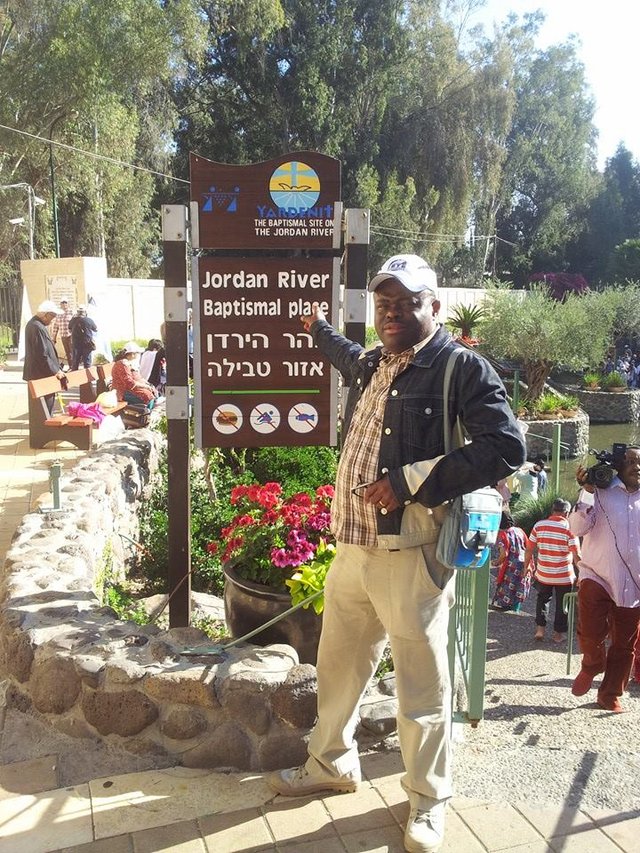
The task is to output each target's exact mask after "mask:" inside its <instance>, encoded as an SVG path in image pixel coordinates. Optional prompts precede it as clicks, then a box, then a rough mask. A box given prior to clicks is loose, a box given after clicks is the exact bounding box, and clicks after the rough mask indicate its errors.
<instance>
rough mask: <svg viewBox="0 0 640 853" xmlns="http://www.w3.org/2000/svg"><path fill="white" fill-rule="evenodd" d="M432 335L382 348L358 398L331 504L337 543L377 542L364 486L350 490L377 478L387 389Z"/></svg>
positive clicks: (373, 510)
mask: <svg viewBox="0 0 640 853" xmlns="http://www.w3.org/2000/svg"><path fill="white" fill-rule="evenodd" d="M433 334H435V332H434V333H433ZM432 337H433V335H429V337H428V338H426V339H425V340H424V341H420V343H419V344H416V345H415V346H414V347H412V348H411V349H408V350H405V351H404V352H401V353H398V354H394V353H391V352H389V351H388V350H387V349H383V350H382V358H381V359H380V364H379V366H378V369H377V370H376V372H375V373H374V374H373V376H372V377H371V381H370V382H369V384H368V385H367V387H366V388H365V389H364V392H363V394H362V397H361V398H360V400H359V401H358V405H357V406H356V408H355V411H354V413H353V418H352V420H351V425H350V427H349V432H348V434H347V437H346V439H345V441H344V445H343V447H342V451H341V453H340V462H339V464H338V472H337V474H336V489H335V497H334V499H333V502H332V506H331V530H332V531H333V533H334V535H335V537H336V539H337V540H338V541H339V542H346V543H348V544H351V545H363V546H365V547H369V548H372V547H375V545H376V543H377V524H376V513H377V510H376V508H375V506H374V505H373V504H369V503H365V501H364V499H363V496H362V492H363V491H364V489H362V490H358V494H355V495H354V494H353V493H352V489H354V488H355V487H356V486H359V485H360V484H361V483H369V482H371V481H372V480H377V479H378V456H379V455H380V436H381V431H382V422H383V419H384V407H385V405H386V402H387V397H388V396H389V388H390V387H391V384H392V383H393V380H394V379H395V378H396V376H398V375H399V374H400V373H401V372H402V371H403V370H405V369H406V368H407V367H408V366H409V365H410V364H411V362H412V361H413V359H414V357H415V355H416V353H417V352H419V351H420V350H421V349H422V347H423V346H425V345H426V344H427V343H428V342H429V341H430V340H431V338H432Z"/></svg>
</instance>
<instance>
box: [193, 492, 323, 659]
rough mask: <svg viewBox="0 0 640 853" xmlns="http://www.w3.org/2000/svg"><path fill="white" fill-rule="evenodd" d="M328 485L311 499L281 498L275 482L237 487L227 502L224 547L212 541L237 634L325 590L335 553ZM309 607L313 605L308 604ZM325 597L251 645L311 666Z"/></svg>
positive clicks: (227, 611)
mask: <svg viewBox="0 0 640 853" xmlns="http://www.w3.org/2000/svg"><path fill="white" fill-rule="evenodd" d="M332 498H333V486H329V485H326V486H320V487H319V488H318V489H316V491H315V494H309V493H307V492H300V493H297V494H294V495H290V496H288V497H287V496H285V495H284V494H283V490H282V487H281V486H280V484H279V483H266V484H265V485H258V484H252V485H249V486H245V485H240V486H236V487H235V488H234V489H233V490H232V492H231V497H230V501H231V503H232V505H233V506H234V507H237V508H238V513H237V514H236V515H235V517H234V518H233V519H232V520H231V523H230V524H229V525H228V526H227V527H225V528H223V530H222V531H221V535H222V540H223V543H224V544H223V545H222V549H221V547H220V544H219V543H217V542H213V543H210V545H209V546H208V550H209V552H210V553H214V554H219V555H220V559H221V562H222V566H223V571H224V576H225V582H224V606H225V617H226V621H227V627H228V628H229V631H230V632H231V635H232V636H233V637H241V636H244V635H245V634H247V633H249V632H250V631H253V630H254V629H255V628H258V627H260V626H261V625H264V624H265V623H266V622H269V621H270V620H271V619H273V618H274V617H276V616H279V615H280V614H282V613H284V612H285V611H286V610H288V609H289V608H290V607H291V606H292V605H293V604H298V603H300V602H303V601H305V600H306V599H307V598H309V596H310V595H311V594H312V593H314V592H321V590H322V589H324V580H325V577H326V573H327V571H328V569H329V566H330V565H331V562H332V560H333V556H334V554H335V544H334V539H333V536H332V534H331V532H330V530H329V522H330V508H331V499H332ZM309 604H313V606H312V607H310V606H309ZM322 607H323V597H322V595H320V596H319V597H318V598H316V599H315V600H314V601H313V602H309V603H308V604H307V605H306V606H304V605H303V607H302V608H301V609H299V610H297V611H295V612H294V613H292V614H290V615H288V616H287V617H285V618H284V619H282V620H280V621H278V622H276V623H275V624H274V625H272V626H270V627H269V628H267V629H265V630H264V631H262V632H260V633H259V634H257V635H256V637H255V639H254V638H252V642H256V643H258V644H261V645H267V644H268V643H282V642H285V643H288V644H289V645H292V646H293V647H294V648H295V649H296V651H297V652H298V655H299V658H300V661H301V663H315V660H316V653H317V644H318V639H319V637H320V628H321V624H322V623H321V618H320V614H321V612H322Z"/></svg>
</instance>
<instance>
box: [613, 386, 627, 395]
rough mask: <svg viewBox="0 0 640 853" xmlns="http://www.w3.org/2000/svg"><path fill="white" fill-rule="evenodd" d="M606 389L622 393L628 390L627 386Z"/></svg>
mask: <svg viewBox="0 0 640 853" xmlns="http://www.w3.org/2000/svg"><path fill="white" fill-rule="evenodd" d="M608 390H609V391H613V393H614V394H623V393H624V392H625V391H628V390H629V389H628V388H618V387H614V388H609V389H608Z"/></svg>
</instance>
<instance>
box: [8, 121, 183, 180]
mask: <svg viewBox="0 0 640 853" xmlns="http://www.w3.org/2000/svg"><path fill="white" fill-rule="evenodd" d="M0 130H8V131H9V132H10V133H17V134H19V135H20V136H28V137H29V138H30V139H36V140H37V141H38V142H42V143H44V145H47V146H49V145H56V146H57V147H58V148H66V149H67V151H74V152H76V153H77V154H84V156H85V157H93V159H94V160H106V161H107V162H108V163H114V164H115V165H116V166H126V167H127V168H128V169H136V170H137V171H138V172H147V173H148V174H149V175H156V176H157V177H159V178H167V180H169V181H178V182H179V183H181V184H189V183H190V181H186V180H185V179H184V178H176V177H175V175H166V174H165V173H164V172H158V171H156V170H155V169H148V168H147V167H146V166H137V165H136V164H135V163H127V162H125V161H124V160H116V158H115V157H107V156H106V154H96V153H95V152H94V151H85V149H84V148H77V147H76V146H75V145H67V144H66V143H65V142H57V141H56V140H54V139H49V138H47V137H44V136H38V135H37V134H35V133H28V132H27V131H26V130H18V128H17V127H8V126H7V125H6V124H0Z"/></svg>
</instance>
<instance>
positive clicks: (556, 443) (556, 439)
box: [551, 424, 562, 495]
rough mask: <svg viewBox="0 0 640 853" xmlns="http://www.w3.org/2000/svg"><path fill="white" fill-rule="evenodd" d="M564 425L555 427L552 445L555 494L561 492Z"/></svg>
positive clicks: (555, 425)
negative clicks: (561, 448) (561, 451)
mask: <svg viewBox="0 0 640 853" xmlns="http://www.w3.org/2000/svg"><path fill="white" fill-rule="evenodd" d="M561 434H562V425H561V424H554V425H553V444H552V445H551V471H552V474H553V488H554V492H555V494H556V495H557V494H559V492H560V436H561Z"/></svg>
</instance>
